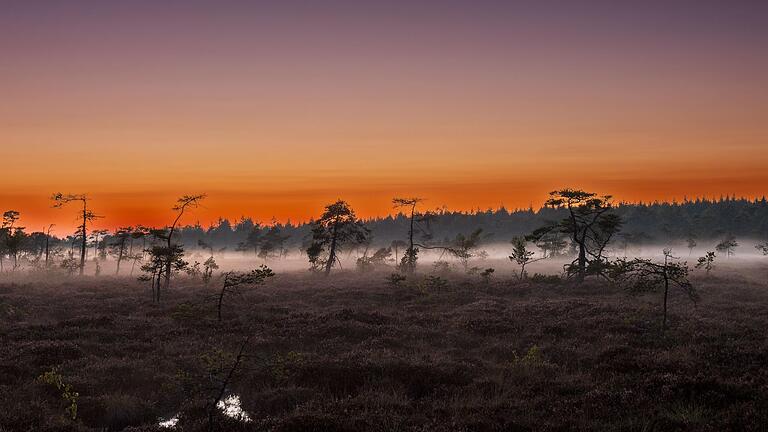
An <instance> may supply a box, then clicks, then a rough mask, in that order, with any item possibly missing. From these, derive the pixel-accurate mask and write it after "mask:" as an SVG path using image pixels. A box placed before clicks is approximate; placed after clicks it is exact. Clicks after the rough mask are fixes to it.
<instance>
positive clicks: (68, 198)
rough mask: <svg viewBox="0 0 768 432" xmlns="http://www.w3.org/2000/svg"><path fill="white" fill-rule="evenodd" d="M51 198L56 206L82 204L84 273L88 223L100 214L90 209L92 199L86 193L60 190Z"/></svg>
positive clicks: (82, 267) (81, 231)
mask: <svg viewBox="0 0 768 432" xmlns="http://www.w3.org/2000/svg"><path fill="white" fill-rule="evenodd" d="M51 199H52V200H53V207H54V208H62V207H63V206H65V205H66V204H69V203H71V202H80V203H81V204H82V206H83V207H82V210H81V213H80V214H81V216H80V220H81V224H80V227H79V228H78V229H79V231H80V240H81V243H80V275H81V276H82V275H83V271H84V270H85V251H86V248H87V246H88V224H89V223H92V222H93V221H94V220H96V218H98V217H99V216H96V214H95V213H93V212H92V211H90V210H88V201H89V200H90V199H89V198H88V195H85V194H62V193H60V192H58V193H55V194H53V196H51Z"/></svg>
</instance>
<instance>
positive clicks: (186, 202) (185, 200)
mask: <svg viewBox="0 0 768 432" xmlns="http://www.w3.org/2000/svg"><path fill="white" fill-rule="evenodd" d="M203 199H205V194H200V195H184V196H182V197H181V198H179V199H178V200H176V205H175V206H173V208H172V210H173V211H175V212H176V218H175V219H174V220H173V223H172V224H171V226H170V227H169V228H168V236H167V238H166V241H167V244H166V251H167V253H168V254H169V255H168V258H169V259H167V260H166V262H165V285H164V286H163V289H164V290H167V289H168V287H169V286H170V285H171V272H172V270H173V266H174V259H173V258H174V255H176V254H178V255H180V256H183V252H184V249H183V247H182V246H181V245H174V244H173V233H174V231H175V230H176V226H177V225H178V224H179V221H180V220H181V217H182V216H184V212H185V211H187V209H189V208H195V207H197V206H199V205H200V201H202V200H203ZM158 298H159V293H158Z"/></svg>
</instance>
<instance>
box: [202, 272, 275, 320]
mask: <svg viewBox="0 0 768 432" xmlns="http://www.w3.org/2000/svg"><path fill="white" fill-rule="evenodd" d="M274 275H275V273H274V272H273V271H272V269H270V268H269V267H267V266H265V265H262V266H261V267H259V268H257V269H255V270H251V271H250V272H247V273H244V272H237V271H229V272H226V273H224V282H223V284H222V286H221V291H220V292H219V296H218V299H217V306H216V316H217V317H218V320H219V321H221V308H222V305H223V304H224V297H225V296H230V295H234V294H239V293H240V289H241V288H243V287H245V286H258V285H261V284H263V283H264V281H265V280H266V279H267V278H270V277H272V276H274Z"/></svg>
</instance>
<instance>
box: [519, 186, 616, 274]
mask: <svg viewBox="0 0 768 432" xmlns="http://www.w3.org/2000/svg"><path fill="white" fill-rule="evenodd" d="M549 196H550V198H549V199H548V200H547V201H546V203H545V205H546V206H548V207H552V208H557V209H565V210H567V217H566V218H565V219H563V220H561V221H560V222H557V223H551V224H548V225H546V226H544V227H541V228H539V229H537V230H535V231H534V232H533V234H531V236H530V238H532V239H534V240H537V239H540V238H541V237H543V236H544V235H547V234H551V233H553V232H561V233H563V234H567V235H568V236H569V237H570V238H571V241H572V242H573V244H574V245H575V246H576V248H577V249H578V255H577V257H576V259H575V260H573V261H572V262H571V263H570V264H567V265H566V266H565V271H566V274H567V275H568V276H569V277H572V276H575V277H576V280H577V281H579V282H581V281H583V280H584V278H585V277H586V276H588V275H601V276H606V271H607V267H608V263H607V261H606V259H605V256H604V253H605V248H606V247H607V246H608V244H609V243H610V241H611V238H612V237H613V236H614V234H616V233H617V232H618V231H619V229H620V228H621V224H622V221H621V218H620V217H619V216H618V215H616V214H614V213H613V212H612V210H613V204H612V198H611V196H610V195H605V196H602V197H598V196H597V194H595V193H592V192H584V191H582V190H576V189H562V190H557V191H552V192H550V193H549Z"/></svg>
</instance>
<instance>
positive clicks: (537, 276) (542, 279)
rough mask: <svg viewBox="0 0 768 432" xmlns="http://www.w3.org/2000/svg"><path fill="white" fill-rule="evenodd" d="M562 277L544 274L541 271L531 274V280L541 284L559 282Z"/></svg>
mask: <svg viewBox="0 0 768 432" xmlns="http://www.w3.org/2000/svg"><path fill="white" fill-rule="evenodd" d="M562 281H563V279H562V278H561V277H560V276H558V275H545V274H541V273H534V274H533V276H531V282H534V283H543V284H559V283H560V282H562Z"/></svg>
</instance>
